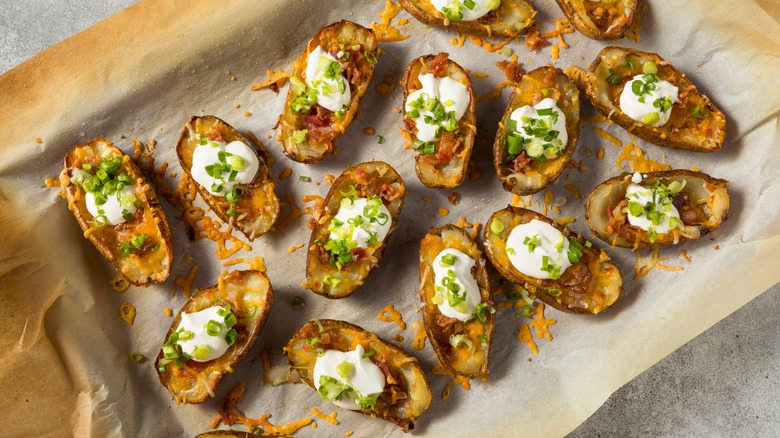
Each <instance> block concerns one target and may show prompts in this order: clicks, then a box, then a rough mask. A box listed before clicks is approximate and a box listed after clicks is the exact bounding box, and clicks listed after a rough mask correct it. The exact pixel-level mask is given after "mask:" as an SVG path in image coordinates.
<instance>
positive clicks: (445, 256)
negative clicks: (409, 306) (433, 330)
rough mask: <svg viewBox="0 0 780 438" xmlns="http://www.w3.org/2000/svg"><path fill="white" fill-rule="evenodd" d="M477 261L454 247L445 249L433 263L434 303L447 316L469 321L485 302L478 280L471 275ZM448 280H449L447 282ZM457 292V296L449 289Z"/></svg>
mask: <svg viewBox="0 0 780 438" xmlns="http://www.w3.org/2000/svg"><path fill="white" fill-rule="evenodd" d="M476 263H477V262H476V261H475V260H474V259H472V258H471V257H469V256H468V255H466V254H465V253H463V252H462V251H459V250H457V249H454V248H447V249H444V250H442V251H441V252H440V253H439V254H438V255H437V256H436V258H435V259H434V260H433V281H434V290H435V291H436V295H435V296H434V302H436V301H439V302H438V303H436V305H437V306H438V307H439V311H441V313H442V314H443V315H444V316H447V317H450V318H455V319H458V320H460V321H466V320H469V319H471V318H472V317H473V316H474V310H475V309H476V308H477V305H479V303H480V302H481V301H482V298H481V296H480V293H479V286H477V280H476V279H475V278H474V275H472V273H471V269H472V268H473V267H474V265H476ZM445 279H448V280H445ZM452 284H454V285H456V286H449V287H450V288H454V289H457V292H456V293H455V294H453V293H452V292H450V290H449V289H448V285H452Z"/></svg>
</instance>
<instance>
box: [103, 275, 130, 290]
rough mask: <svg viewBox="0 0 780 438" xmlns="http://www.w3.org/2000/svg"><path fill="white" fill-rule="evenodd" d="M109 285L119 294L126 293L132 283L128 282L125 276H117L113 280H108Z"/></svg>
mask: <svg viewBox="0 0 780 438" xmlns="http://www.w3.org/2000/svg"><path fill="white" fill-rule="evenodd" d="M108 285H109V286H111V289H114V290H115V291H117V292H124V291H126V290H127V288H129V287H130V282H129V281H127V279H126V278H125V277H124V276H123V275H117V276H116V277H114V278H112V279H111V280H108Z"/></svg>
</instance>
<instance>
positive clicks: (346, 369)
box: [336, 360, 352, 379]
mask: <svg viewBox="0 0 780 438" xmlns="http://www.w3.org/2000/svg"><path fill="white" fill-rule="evenodd" d="M336 372H337V373H338V374H339V376H340V377H342V378H344V379H349V376H350V374H352V364H351V363H349V362H348V361H346V360H345V361H343V362H341V363H340V364H338V365H337V366H336Z"/></svg>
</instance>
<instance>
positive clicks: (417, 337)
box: [412, 321, 428, 351]
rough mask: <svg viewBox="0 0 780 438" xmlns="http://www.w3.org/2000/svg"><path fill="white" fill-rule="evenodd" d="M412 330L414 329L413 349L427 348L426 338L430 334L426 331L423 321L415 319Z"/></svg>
mask: <svg viewBox="0 0 780 438" xmlns="http://www.w3.org/2000/svg"><path fill="white" fill-rule="evenodd" d="M412 330H413V331H414V340H412V349H414V350H417V351H421V350H422V349H423V348H425V340H426V339H427V338H428V334H427V333H425V325H424V324H423V323H422V321H415V322H413V323H412Z"/></svg>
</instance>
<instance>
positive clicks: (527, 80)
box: [493, 66, 580, 196]
mask: <svg viewBox="0 0 780 438" xmlns="http://www.w3.org/2000/svg"><path fill="white" fill-rule="evenodd" d="M543 90H546V91H543ZM545 92H546V93H547V94H545ZM545 97H550V98H553V99H555V100H557V101H558V103H560V104H561V106H562V107H561V108H560V109H561V111H563V114H564V115H565V116H566V133H567V135H568V136H569V140H568V142H567V143H566V147H565V149H564V153H563V155H561V156H560V157H556V158H552V159H548V160H547V161H545V162H544V163H541V164H538V163H537V162H536V161H534V160H531V161H530V162H529V164H527V165H525V166H524V167H523V168H522V169H519V171H517V170H516V169H513V167H512V162H511V161H510V162H508V163H504V161H505V160H506V158H507V155H508V152H507V146H506V138H507V135H508V132H507V129H506V121H507V120H508V119H509V116H510V115H512V112H513V111H514V110H516V109H517V108H520V107H523V106H525V105H529V106H533V105H535V104H537V103H539V101H541V100H542V99H544V98H545ZM579 136H580V90H579V89H578V88H577V86H576V84H575V83H574V82H573V81H572V80H571V79H570V78H569V77H568V76H566V75H565V74H564V73H563V71H561V70H560V69H558V68H555V67H549V66H545V67H539V68H537V69H534V70H532V71H530V72H528V73H527V74H525V75H524V76H523V78H522V79H521V80H520V82H519V83H518V84H517V85H516V86H515V88H514V90H513V91H512V96H511V97H510V98H509V104H508V105H507V108H506V111H504V116H503V117H502V118H501V123H499V125H498V130H497V131H496V140H495V142H494V143H493V165H494V166H495V168H496V173H497V174H498V179H499V180H500V181H501V186H502V187H504V190H506V191H508V192H512V193H515V194H518V195H521V196H525V195H531V194H534V193H536V192H538V191H540V190H542V189H544V188H545V187H547V186H549V185H550V184H552V183H553V182H554V181H555V180H556V179H557V178H558V177H559V176H560V175H561V173H562V172H563V170H564V169H565V168H566V163H568V162H569V160H570V159H571V156H572V154H573V153H574V149H575V148H576V147H577V141H578V140H579ZM522 156H525V154H522Z"/></svg>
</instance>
